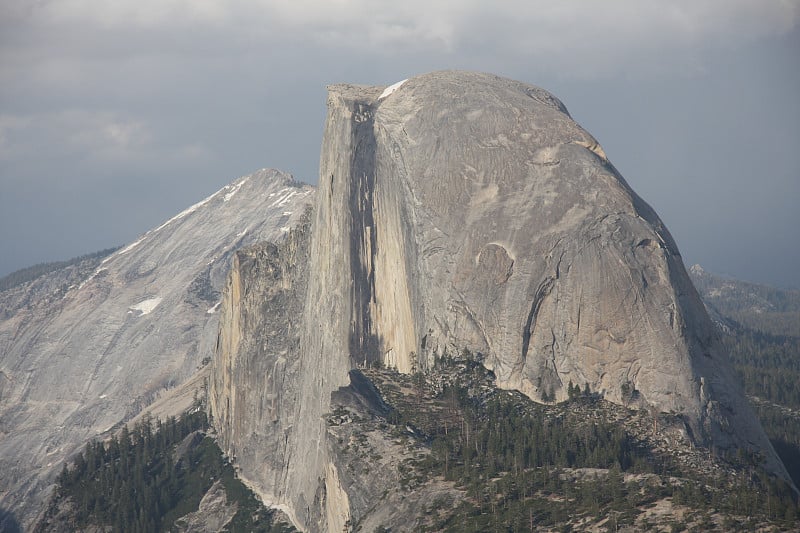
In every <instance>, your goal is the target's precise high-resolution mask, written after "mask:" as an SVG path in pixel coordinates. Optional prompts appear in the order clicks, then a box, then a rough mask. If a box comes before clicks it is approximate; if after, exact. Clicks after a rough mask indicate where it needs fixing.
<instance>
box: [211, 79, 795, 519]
mask: <svg viewBox="0 0 800 533" xmlns="http://www.w3.org/2000/svg"><path fill="white" fill-rule="evenodd" d="M306 238H307V239H308V241H307V242H306V243H302V246H301V244H298V245H297V246H294V247H291V249H292V250H295V249H301V248H302V249H304V250H305V249H306V248H305V247H306V246H307V252H304V255H303V257H302V258H299V259H297V260H298V261H301V263H302V266H301V267H299V268H301V269H302V271H304V272H306V273H307V274H306V275H307V279H303V280H301V279H299V278H298V276H297V275H293V274H291V272H290V270H291V269H289V270H287V271H286V272H284V273H283V274H282V276H283V278H281V279H284V278H285V279H291V280H292V281H291V283H289V282H287V281H282V282H281V283H282V285H280V287H290V288H291V290H292V291H294V292H292V294H295V296H292V297H291V298H290V297H288V296H287V297H286V301H287V302H289V303H287V305H286V306H285V307H286V308H285V309H284V310H280V309H275V308H273V309H271V310H270V312H271V313H273V316H274V317H276V316H284V318H285V320H284V319H282V320H284V322H285V323H286V324H291V332H292V335H293V336H295V337H293V338H292V339H290V340H289V341H285V340H284V341H281V343H279V344H280V345H281V346H284V345H285V346H290V347H292V348H287V350H284V351H281V352H280V353H278V352H277V351H276V352H275V353H271V352H269V350H266V351H264V350H261V349H259V350H257V351H253V352H252V353H250V352H242V350H241V349H235V350H231V351H230V353H228V352H224V350H223V352H224V353H218V359H219V363H218V364H217V365H216V367H215V368H219V369H226V368H230V367H231V366H232V365H235V367H236V368H241V369H248V368H250V366H251V365H253V364H256V362H257V364H259V365H262V366H263V367H265V368H280V369H283V370H281V372H280V375H279V373H278V372H277V371H275V372H273V371H270V372H269V373H268V374H267V377H266V379H267V381H268V382H269V383H273V382H276V383H277V382H280V383H281V387H283V388H282V389H280V390H277V389H276V390H273V391H271V392H270V396H269V397H267V396H263V395H260V393H259V392H258V391H259V390H261V388H263V387H262V385H261V383H262V381H263V380H264V379H265V378H264V377H258V378H257V381H253V382H252V383H240V382H237V385H236V387H232V386H229V387H227V388H226V386H225V383H226V382H225V380H224V379H223V378H224V372H222V370H220V374H219V376H217V377H215V380H219V383H220V388H219V389H215V390H216V392H215V393H214V394H215V397H214V398H213V400H212V403H213V404H214V405H215V406H220V408H223V406H227V405H228V404H230V405H231V408H230V409H227V407H225V409H227V410H226V411H225V413H226V415H225V416H226V417H229V418H228V419H227V420H228V421H227V422H224V421H223V422H220V420H221V419H220V418H217V422H216V423H217V425H218V430H219V433H220V435H223V441H224V447H225V448H226V450H227V451H228V453H230V454H231V455H236V457H237V461H238V462H239V464H240V466H241V469H242V471H246V472H252V476H251V478H250V482H251V484H252V485H254V486H257V487H258V490H259V494H261V495H262V496H263V497H265V498H266V499H269V500H270V501H272V502H274V503H279V504H282V505H285V506H286V507H287V508H289V509H290V510H292V512H293V513H294V515H293V516H294V519H295V523H296V524H298V525H299V526H301V527H303V528H304V529H309V530H330V531H334V530H341V529H342V528H343V527H344V526H345V525H346V524H347V523H348V521H349V520H350V518H351V515H350V509H351V507H350V503H352V502H350V503H348V501H349V500H348V498H349V497H351V496H353V497H355V496H354V493H353V492H352V491H348V488H347V483H346V482H345V481H343V479H344V478H343V477H342V476H343V475H344V473H342V472H338V471H337V468H336V466H335V464H334V462H333V458H332V457H331V456H329V451H328V448H326V447H325V446H321V445H320V443H321V442H324V441H325V439H326V438H327V437H326V435H327V428H326V426H325V423H324V421H323V415H324V414H325V413H327V412H329V410H330V406H331V404H330V395H331V393H332V392H334V391H336V390H337V389H338V388H339V387H344V386H346V385H348V383H349V376H348V372H349V371H350V370H351V369H353V368H355V367H357V366H364V365H370V364H372V363H380V364H382V365H384V366H386V367H393V368H396V369H397V370H399V371H401V372H407V373H410V372H414V371H416V370H418V369H425V368H430V367H431V366H432V365H434V363H435V361H436V360H437V359H438V358H441V357H442V356H445V355H452V354H455V353H462V351H464V350H468V351H470V352H472V353H473V354H478V355H479V357H480V358H481V359H482V360H483V361H484V364H485V365H486V366H487V367H488V368H490V369H491V370H492V371H493V372H494V374H495V376H496V380H497V384H498V385H499V386H500V387H504V388H508V389H517V390H519V391H521V392H523V393H524V394H526V395H527V396H529V397H530V398H532V399H534V400H536V401H546V402H547V401H550V402H551V401H559V400H562V399H566V398H567V397H568V394H569V389H570V383H572V384H573V385H577V386H579V387H580V388H581V389H586V388H588V389H589V390H590V391H591V392H592V393H594V394H597V395H601V396H603V397H604V398H606V399H607V400H610V401H612V402H617V403H625V404H630V403H631V402H632V401H633V402H634V403H635V404H638V406H639V407H643V408H644V407H646V408H650V409H653V410H656V411H662V412H673V413H675V414H677V415H678V416H679V419H680V420H682V421H683V423H684V426H683V427H684V429H683V431H685V436H686V437H688V438H689V439H690V440H691V441H693V442H694V443H696V444H699V445H702V446H708V447H711V448H715V449H718V448H721V449H725V448H736V447H741V448H745V449H751V450H754V451H757V452H759V453H761V454H762V456H763V457H764V458H765V459H766V462H765V466H766V467H767V469H769V470H771V471H773V472H775V473H777V474H779V475H781V476H782V477H784V479H788V476H787V474H786V471H785V469H784V468H783V465H782V464H781V462H780V460H779V459H778V458H777V456H776V454H775V452H774V450H773V449H772V447H771V445H770V443H769V441H768V440H767V438H766V436H765V435H764V432H763V430H762V429H761V427H760V425H759V423H758V421H757V419H756V418H755V416H754V415H753V413H752V410H751V408H750V407H749V406H748V404H747V402H746V400H745V399H744V396H743V394H742V392H741V390H740V389H739V387H738V385H737V384H736V380H735V378H734V375H733V372H732V370H731V366H730V364H729V362H728V360H727V357H726V354H725V353H724V352H723V350H722V347H721V344H720V341H719V339H718V336H717V334H716V332H715V330H714V327H713V325H712V323H711V321H710V319H709V318H708V315H707V313H706V311H705V308H704V307H703V304H702V302H701V301H700V299H699V297H698V294H697V292H696V291H695V289H694V287H693V285H692V283H691V281H690V280H689V277H688V275H687V273H686V270H685V268H684V265H683V262H682V259H681V257H680V254H679V252H678V249H677V246H676V245H675V243H674V241H673V239H672V237H671V236H670V234H669V232H668V231H667V229H666V228H665V227H664V225H663V223H662V222H661V220H660V219H659V218H658V216H657V215H656V214H655V212H654V211H653V210H652V209H651V208H650V207H649V206H648V205H647V204H646V203H645V202H644V201H643V200H642V199H641V198H639V197H638V196H637V195H636V194H635V193H634V192H633V191H632V190H631V188H630V187H629V186H628V184H627V183H626V182H625V180H624V179H623V178H622V177H621V176H620V175H619V173H618V172H617V170H616V169H615V168H614V166H613V165H612V164H611V163H610V162H609V161H608V159H607V157H606V155H605V153H604V152H603V150H602V148H601V147H600V146H599V144H598V143H597V141H596V140H595V139H594V138H593V137H592V136H591V135H590V134H589V133H587V132H586V131H585V130H584V129H583V128H581V127H580V126H579V125H578V124H577V123H576V122H575V121H574V120H572V118H571V117H570V116H569V114H568V112H567V110H566V108H565V106H564V105H563V104H562V103H561V102H560V101H559V100H558V99H557V98H555V97H554V96H552V95H551V94H550V93H548V92H547V91H545V90H543V89H540V88H538V87H535V86H532V85H528V84H525V83H521V82H517V81H513V80H509V79H505V78H500V77H497V76H493V75H490V74H482V73H473V72H460V71H445V72H434V73H430V74H424V75H421V76H415V77H412V78H409V79H408V80H403V81H402V82H398V83H395V84H393V85H390V86H375V87H371V86H357V85H348V84H340V85H332V86H330V87H329V94H328V116H327V120H326V124H325V131H324V136H323V144H322V150H321V157H320V177H319V190H318V193H317V198H316V205H315V214H314V220H313V221H312V222H311V225H310V229H309V232H308V235H307V237H306ZM292 253H295V252H292ZM279 255H280V254H279ZM274 261H276V262H277V263H279V264H282V265H283V264H284V263H287V261H288V260H284V259H280V257H278V258H276V259H275V260H274ZM239 276H240V277H242V278H243V279H244V278H245V277H246V276H247V273H246V272H242V273H239ZM301 287H302V291H301V290H300V288H301ZM264 290H265V291H266V292H265V295H270V294H272V293H271V292H270V291H271V290H272V289H269V290H267V289H264ZM281 290H284V289H281ZM286 290H288V289H286ZM301 292H302V295H300V296H297V295H298V294H300V293H301ZM287 294H288V293H287ZM251 297H252V296H251ZM296 297H297V298H301V299H302V302H300V303H299V302H297V301H294V300H293V298H296ZM270 298H272V296H270ZM273 299H274V298H273ZM226 301H228V302H229V303H228V304H227V305H228V306H229V307H230V308H229V309H227V310H226V309H223V310H222V312H223V313H234V314H235V313H241V314H245V313H248V312H250V311H251V310H249V309H248V308H247V307H246V305H245V304H244V303H237V302H236V301H235V300H234V299H229V300H226ZM292 302H293V303H292ZM223 307H224V305H223ZM271 330H274V331H278V330H279V328H277V327H273V328H271ZM287 331H289V330H288V329H287ZM221 335H222V336H223V337H224V335H226V333H225V332H224V331H223V332H221ZM236 335H241V336H242V337H243V338H244V337H247V336H251V335H252V336H254V339H255V340H253V341H252V342H251V343H250V344H252V345H254V346H269V345H270V343H273V342H274V341H272V340H270V338H269V336H268V335H267V336H265V337H264V339H263V342H261V341H259V340H258V339H260V337H259V335H261V333H259V331H237V332H236ZM273 388H274V387H273ZM212 389H213V387H212ZM244 390H248V391H251V392H250V394H248V395H244V394H243V393H241V391H244ZM237 391H239V392H237ZM281 391H282V392H281ZM276 398H277V399H276ZM276 402H277V403H276ZM234 403H235V405H236V407H235V408H234V407H233V406H234ZM264 405H269V406H270V416H271V417H272V418H271V420H272V421H273V422H272V423H273V424H275V425H274V426H272V427H273V428H274V430H273V431H271V432H268V433H265V432H264V431H263V430H262V429H261V427H260V426H258V425H257V424H255V425H254V424H253V423H251V422H249V421H248V420H249V419H248V417H247V413H250V412H251V411H253V410H255V411H258V410H259V406H264ZM273 406H276V407H274V408H273ZM217 412H218V411H215V413H217ZM259 412H260V411H259ZM251 418H252V417H251ZM222 426H224V427H222ZM265 450H266V451H270V452H274V453H270V455H269V457H270V460H269V464H267V465H265V464H264V460H263V457H264V456H265V454H264V451H265ZM276 450H277V451H276ZM320 494H324V495H326V496H325V497H326V498H327V499H325V500H324V501H323V499H320V496H319V495H320ZM312 502H313V503H312ZM353 505H355V504H353Z"/></svg>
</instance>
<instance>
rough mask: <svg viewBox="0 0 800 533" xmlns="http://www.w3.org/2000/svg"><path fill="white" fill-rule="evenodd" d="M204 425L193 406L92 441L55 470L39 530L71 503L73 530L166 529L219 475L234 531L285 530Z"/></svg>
mask: <svg viewBox="0 0 800 533" xmlns="http://www.w3.org/2000/svg"><path fill="white" fill-rule="evenodd" d="M207 425H208V424H207V420H206V415H205V413H204V412H203V411H202V410H196V411H195V412H192V413H187V414H185V415H184V416H182V417H181V418H179V419H176V418H174V417H173V418H170V419H168V420H167V421H166V422H165V423H162V422H161V421H157V422H156V423H155V424H153V423H152V422H151V421H150V420H149V419H147V420H145V421H143V422H141V423H139V424H137V425H136V426H134V428H133V430H130V431H129V430H128V428H127V426H126V427H124V428H123V429H122V431H121V433H120V435H119V436H118V437H117V436H114V437H112V438H111V439H110V440H109V441H107V442H100V441H96V442H90V443H88V444H87V445H86V448H85V449H84V451H83V452H82V453H79V454H78V455H77V457H75V459H74V461H73V464H72V467H71V468H67V467H66V466H65V467H64V470H63V471H62V472H61V474H60V475H59V476H58V479H57V488H56V491H55V494H54V496H53V499H52V500H51V503H50V505H49V508H48V512H47V518H46V519H45V521H43V522H41V523H40V524H39V526H38V528H37V529H38V530H40V531H45V530H47V529H48V525H49V521H50V520H56V519H59V520H62V521H63V520H64V519H63V517H61V518H58V517H57V516H56V515H57V513H58V511H59V509H60V508H61V507H63V505H64V504H67V505H71V512H70V513H69V517H68V519H67V521H68V523H67V524H66V526H67V527H69V528H71V529H82V528H85V527H86V526H88V525H89V524H95V525H105V526H111V528H112V531H115V532H116V531H119V532H123V531H131V532H138V531H141V532H148V533H149V532H156V531H169V530H170V528H171V527H172V525H173V524H174V523H175V521H176V520H177V519H179V518H180V517H182V516H184V515H186V514H187V513H190V512H193V511H196V510H197V508H198V505H199V503H200V500H201V499H202V497H203V495H204V494H205V493H206V492H207V491H208V489H209V488H210V487H211V485H212V484H213V483H214V482H215V481H216V480H219V479H221V480H222V482H223V486H224V487H225V491H226V494H227V497H228V501H235V502H237V503H238V506H239V507H238V512H237V514H236V515H235V516H234V518H233V519H232V521H231V523H230V524H229V529H230V531H242V532H244V531H259V532H271V531H283V530H284V529H283V528H281V527H276V528H273V526H272V520H271V518H272V513H271V512H270V511H267V510H266V509H264V508H263V507H261V506H260V504H258V502H257V501H256V500H255V498H254V496H253V495H252V493H251V492H250V491H249V490H248V489H247V488H246V487H244V485H242V483H241V482H240V481H238V480H237V479H235V477H234V473H233V468H232V467H231V466H230V465H229V464H227V463H226V462H225V461H224V460H223V458H222V453H221V451H220V449H219V447H217V445H216V443H215V442H214V441H213V439H211V438H209V437H206V436H205V434H204V432H203V430H205V429H207Z"/></svg>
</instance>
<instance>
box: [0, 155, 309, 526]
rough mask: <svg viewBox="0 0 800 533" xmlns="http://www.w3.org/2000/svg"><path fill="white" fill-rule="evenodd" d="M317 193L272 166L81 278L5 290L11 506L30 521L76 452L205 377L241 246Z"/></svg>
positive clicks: (4, 425)
mask: <svg viewBox="0 0 800 533" xmlns="http://www.w3.org/2000/svg"><path fill="white" fill-rule="evenodd" d="M313 192H314V190H313V188H311V187H309V186H302V185H300V184H298V183H296V182H294V180H293V179H292V178H291V176H289V175H287V174H283V173H281V172H277V171H274V170H263V171H260V172H257V173H255V174H253V175H250V176H246V177H243V178H240V179H238V180H236V181H234V182H233V183H231V184H230V185H228V186H226V187H225V188H223V189H221V190H220V191H219V192H217V193H216V194H214V195H212V196H210V197H209V198H207V199H205V200H203V201H202V202H199V203H198V204H196V205H194V206H192V207H190V208H189V209H187V210H185V211H184V212H182V213H180V214H178V215H177V216H175V217H173V218H172V219H170V220H169V221H167V222H165V223H164V224H163V225H161V226H159V227H158V228H156V229H154V230H152V231H149V232H148V233H146V234H144V235H143V236H142V237H141V238H139V239H137V240H136V241H135V242H134V243H132V244H130V245H128V246H126V247H124V248H122V249H120V250H118V251H117V252H116V253H114V254H113V255H110V256H108V257H107V258H106V259H105V260H103V261H102V263H98V264H96V265H91V266H92V268H91V269H90V270H86V271H85V272H82V273H78V274H82V275H78V274H76V273H75V272H74V271H73V270H70V269H67V270H65V271H58V272H53V273H51V274H48V275H47V279H39V280H36V281H35V282H32V283H29V284H27V285H25V286H22V287H18V288H15V289H11V290H9V291H5V292H3V293H2V294H0V316H2V321H0V507H2V508H5V509H8V510H10V511H12V512H13V513H14V514H15V515H16V516H17V519H18V520H19V521H20V522H21V523H23V524H24V525H26V526H27V525H29V524H30V522H31V520H32V519H33V518H34V517H35V515H36V513H38V512H39V511H40V510H41V509H42V507H43V502H44V501H45V500H46V498H47V497H48V495H49V487H50V486H51V484H52V481H53V478H54V477H55V474H57V472H58V471H59V470H60V469H61V466H62V463H63V461H64V459H65V458H67V457H69V456H70V455H71V454H72V453H73V452H75V451H76V450H78V449H79V448H80V447H82V446H83V445H84V443H85V442H86V441H87V440H90V439H92V438H95V437H96V436H98V435H101V434H103V433H104V432H106V431H108V430H109V429H111V428H113V427H115V426H116V425H118V424H119V423H120V422H123V421H126V420H128V419H130V418H131V417H133V416H135V415H136V414H138V413H139V412H140V410H141V409H142V408H143V407H145V406H147V405H148V404H150V403H151V402H153V401H154V400H156V399H157V398H159V397H160V396H162V395H163V394H164V393H165V391H166V390H167V389H173V388H175V387H177V386H179V385H180V384H182V383H183V382H185V381H186V380H187V379H188V378H189V377H190V376H191V375H192V374H194V373H195V372H197V368H198V367H199V366H200V365H201V364H202V363H203V359H204V358H205V357H208V356H210V355H212V354H213V351H214V347H215V344H214V343H215V341H216V336H217V331H218V317H219V313H218V310H219V301H220V298H221V291H222V286H223V284H224V282H225V279H226V276H227V272H228V268H229V265H230V261H231V255H232V253H233V252H234V250H236V249H237V248H239V247H241V246H247V245H251V244H253V243H256V242H259V241H263V240H274V241H278V240H280V239H281V238H283V236H285V235H286V232H287V231H288V229H289V227H290V226H294V225H295V224H296V223H297V220H299V219H300V217H301V216H302V214H303V212H304V211H305V209H306V207H307V205H308V204H309V202H310V200H311V198H312V197H313ZM69 284H73V285H72V286H71V287H68V285H69ZM189 396H190V397H191V393H190V394H189ZM2 529H3V525H2V524H0V530H2Z"/></svg>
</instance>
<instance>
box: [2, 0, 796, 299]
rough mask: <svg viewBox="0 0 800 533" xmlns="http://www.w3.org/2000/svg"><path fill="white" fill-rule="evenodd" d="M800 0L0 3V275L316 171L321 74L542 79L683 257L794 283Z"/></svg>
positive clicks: (372, 78)
mask: <svg viewBox="0 0 800 533" xmlns="http://www.w3.org/2000/svg"><path fill="white" fill-rule="evenodd" d="M798 22H800V0H774V1H773V0H687V1H674V2H666V1H663V0H658V1H657V0H627V1H613V0H606V1H603V2H594V1H592V2H590V1H577V0H575V1H569V0H551V1H547V2H545V1H537V0H524V1H506V2H488V1H477V0H446V1H441V2H437V1H432V0H424V1H423V0H403V1H397V2H383V1H379V0H320V1H302V0H283V1H275V0H261V1H247V2H245V1H241V0H225V1H223V0H114V1H113V2H109V1H108V0H2V2H0V275H3V274H6V273H8V272H10V271H12V270H15V269H18V268H21V267H24V266H28V265H30V264H33V263H37V262H42V261H51V260H57V259H66V258H68V257H72V256H75V255H80V254H82V253H87V252H91V251H94V250H98V249H101V248H106V247H110V246H113V245H118V244H123V243H125V242H129V241H131V240H133V239H134V238H135V237H136V236H137V235H138V234H140V233H142V232H144V231H146V230H148V229H149V228H151V227H153V226H156V225H158V224H159V223H160V222H161V221H163V220H164V219H166V218H169V217H171V216H172V215H174V214H175V213H177V212H179V211H180V210H182V209H183V208H185V207H187V206H188V205H190V204H192V203H194V202H196V201H198V200H200V199H202V198H204V197H205V196H207V195H209V194H211V193H212V192H214V191H216V190H217V189H219V188H220V187H222V186H223V185H225V184H226V183H228V182H229V181H231V180H233V179H234V178H236V177H238V176H240V175H244V174H247V173H249V172H251V171H253V170H256V169H258V168H262V167H274V168H279V169H281V170H285V171H288V172H291V173H293V174H294V175H295V176H296V177H297V178H299V179H302V180H304V181H308V182H311V183H316V181H317V169H318V162H319V149H320V140H321V135H322V127H323V121H324V118H325V88H324V87H325V85H326V84H328V83H335V82H343V81H344V82H355V83H369V84H376V85H378V84H390V83H393V82H395V81H398V80H400V79H403V78H407V77H409V76H411V75H414V74H419V73H423V72H428V71H431V70H439V69H450V68H458V69H471V70H481V71H488V72H493V73H496V74H499V75H503V76H508V77H511V78H515V79H518V80H522V81H526V82H529V83H534V84H536V85H539V86H542V87H544V88H546V89H548V90H550V91H551V92H553V93H554V94H555V95H556V96H558V97H559V98H560V99H561V100H562V101H563V102H564V103H565V104H566V106H567V107H568V109H569V110H570V112H571V114H572V116H573V117H574V118H575V119H576V120H577V121H578V122H579V123H581V124H582V125H583V126H584V127H585V128H586V129H587V130H589V132H590V133H592V134H593V135H594V136H595V137H596V138H597V139H598V140H599V141H600V143H601V144H602V145H603V147H604V149H605V151H606V153H607V154H608V156H609V158H610V159H611V161H612V162H613V163H614V164H615V166H616V167H617V168H618V169H619V170H620V172H622V174H623V175H624V176H625V178H626V179H627V181H628V182H629V183H630V184H631V186H632V187H633V188H634V189H635V190H636V191H637V192H638V193H639V194H640V195H641V196H643V197H644V198H645V199H646V200H647V201H648V202H649V203H650V204H651V205H652V206H653V207H654V208H655V209H656V211H657V212H658V213H659V214H660V216H661V218H662V219H663V220H664V222H665V223H666V224H667V226H668V227H669V228H670V230H671V232H672V234H673V236H674V237H675V239H676V240H677V242H678V246H679V247H680V249H681V251H682V254H683V257H684V260H685V262H686V263H687V266H689V265H691V264H693V263H701V264H702V265H703V266H704V267H705V268H706V269H707V270H711V271H714V272H718V273H727V274H729V275H732V276H735V277H738V278H740V279H746V280H751V281H757V282H765V283H770V284H776V285H781V286H800V236H799V235H800V208H799V207H798V202H799V201H800V103H799V102H800V28H798Z"/></svg>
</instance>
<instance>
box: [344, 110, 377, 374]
mask: <svg viewBox="0 0 800 533" xmlns="http://www.w3.org/2000/svg"><path fill="white" fill-rule="evenodd" d="M351 146H352V148H353V150H352V154H351V157H352V162H351V165H350V184H351V186H350V198H349V202H350V210H349V214H350V271H351V273H352V276H353V279H352V283H353V286H352V304H353V305H352V316H351V320H350V324H351V326H350V338H349V349H350V358H351V362H352V363H353V364H363V363H367V364H370V363H374V362H376V361H381V360H382V354H381V353H380V339H379V338H378V335H377V334H376V333H375V328H374V327H373V317H372V310H371V309H372V307H373V306H371V305H370V304H371V303H374V300H375V267H374V265H375V255H376V253H377V232H376V231H375V216H374V212H373V210H374V206H375V178H376V176H375V173H376V142H375V130H374V114H373V110H372V107H371V106H370V105H369V104H367V103H358V102H357V103H355V104H354V109H353V128H352V139H351Z"/></svg>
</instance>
